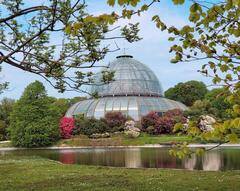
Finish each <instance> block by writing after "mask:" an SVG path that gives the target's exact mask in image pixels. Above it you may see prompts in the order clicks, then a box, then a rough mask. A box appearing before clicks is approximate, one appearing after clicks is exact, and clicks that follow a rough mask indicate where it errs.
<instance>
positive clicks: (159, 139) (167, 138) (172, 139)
mask: <svg viewBox="0 0 240 191" xmlns="http://www.w3.org/2000/svg"><path fill="white" fill-rule="evenodd" d="M184 141H188V142H194V141H193V140H192V139H191V138H189V137H187V136H177V135H159V136H151V135H148V134H145V133H141V135H140V136H139V137H138V138H135V139H133V138H128V137H125V136H124V135H123V134H119V135H113V136H112V137H110V138H102V139H89V138H88V137H86V136H78V137H74V138H72V139H67V140H61V141H60V142H59V143H58V144H57V145H58V146H129V145H145V144H171V143H176V142H184Z"/></svg>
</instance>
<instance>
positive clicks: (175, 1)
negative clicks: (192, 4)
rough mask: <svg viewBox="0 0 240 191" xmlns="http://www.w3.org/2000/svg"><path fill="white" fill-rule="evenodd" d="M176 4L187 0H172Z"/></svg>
mask: <svg viewBox="0 0 240 191" xmlns="http://www.w3.org/2000/svg"><path fill="white" fill-rule="evenodd" d="M172 1H173V3H174V4H175V5H182V4H183V3H184V2H185V0H172Z"/></svg>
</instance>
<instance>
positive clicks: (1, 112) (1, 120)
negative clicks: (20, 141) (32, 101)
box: [0, 98, 15, 140]
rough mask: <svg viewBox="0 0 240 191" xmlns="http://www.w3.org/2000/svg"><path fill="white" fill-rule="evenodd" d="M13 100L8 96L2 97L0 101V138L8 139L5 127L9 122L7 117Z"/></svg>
mask: <svg viewBox="0 0 240 191" xmlns="http://www.w3.org/2000/svg"><path fill="white" fill-rule="evenodd" d="M14 102H15V101H14V100H12V99H8V98H4V99H2V100H1V101H0V140H6V139H8V132H7V128H8V127H9V124H10V122H9V118H10V113H11V112H12V109H13V105H14Z"/></svg>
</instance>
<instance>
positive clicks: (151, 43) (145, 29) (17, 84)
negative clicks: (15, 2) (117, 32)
mask: <svg viewBox="0 0 240 191" xmlns="http://www.w3.org/2000/svg"><path fill="white" fill-rule="evenodd" d="M26 1H28V2H31V1H29V0H26ZM86 2H87V4H88V7H87V11H88V12H90V13H92V14H94V15H98V14H102V13H106V12H112V11H119V7H114V8H112V7H109V6H108V5H107V4H106V0H86ZM143 2H146V3H147V2H149V1H148V0H145V1H143ZM188 10H189V5H188V4H185V5H184V6H176V5H173V3H172V1H171V0H162V1H161V3H159V4H157V5H155V6H154V7H152V8H150V9H149V11H148V12H146V13H144V14H143V15H141V17H138V16H134V17H133V18H132V19H131V20H130V21H129V20H120V21H119V22H118V23H117V24H116V25H120V26H124V25H125V24H126V23H128V22H132V23H136V22H139V23H140V33H139V35H140V37H142V38H143V39H142V40H140V41H138V42H135V43H128V42H126V41H124V40H119V41H116V43H117V44H118V46H119V48H121V50H119V51H117V52H114V53H109V54H107V55H106V57H105V58H104V60H102V61H101V64H108V63H109V62H110V61H112V60H114V59H115V57H116V56H118V55H121V54H123V53H124V49H125V53H126V54H130V55H132V56H133V57H134V59H136V60H138V61H140V62H142V63H144V64H145V65H147V66H148V67H149V68H151V69H152V70H153V71H154V73H155V74H156V76H157V77H158V79H159V80H160V83H161V85H162V87H163V90H164V91H166V90H167V89H168V88H170V87H173V86H174V85H176V84H177V83H179V82H186V81H189V80H199V81H203V82H204V83H205V84H206V85H211V79H210V78H207V77H205V76H203V75H201V74H200V73H199V72H197V70H198V69H200V68H201V65H202V64H203V63H201V62H192V63H178V64H171V63H170V60H171V58H173V55H171V54H169V49H170V46H171V45H172V42H168V37H169V35H168V34H167V33H166V32H162V31H160V30H159V29H157V28H156V27H155V24H154V23H153V22H152V21H151V18H152V16H153V15H155V14H158V15H160V17H161V19H162V20H163V21H164V22H166V23H168V25H173V26H177V27H181V26H184V25H186V24H189V22H188V12H189V11H188ZM57 39H58V37H57V36H56V39H55V40H57ZM108 43H111V44H113V45H114V44H115V43H114V41H112V42H108ZM2 69H3V70H2V72H1V73H0V79H1V81H7V82H9V89H8V90H6V91H5V92H4V93H3V94H0V99H1V98H3V97H8V98H13V99H18V98H19V97H20V96H21V94H22V92H23V91H24V88H25V87H26V86H27V85H28V84H29V83H31V82H34V81H35V80H39V81H41V82H43V84H44V85H45V87H46V89H47V92H48V95H50V96H54V97H58V98H72V97H75V96H85V95H84V94H80V93H79V92H64V93H58V91H57V90H55V89H54V88H53V87H52V86H50V85H49V84H48V82H46V81H45V80H44V79H42V78H41V77H39V76H36V75H34V74H31V73H28V72H24V71H21V70H19V69H17V68H14V67H11V66H8V65H6V64H3V66H2Z"/></svg>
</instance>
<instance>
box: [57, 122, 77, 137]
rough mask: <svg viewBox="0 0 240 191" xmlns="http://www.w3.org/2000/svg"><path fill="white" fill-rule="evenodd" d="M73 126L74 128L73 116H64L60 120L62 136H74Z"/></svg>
mask: <svg viewBox="0 0 240 191" xmlns="http://www.w3.org/2000/svg"><path fill="white" fill-rule="evenodd" d="M73 128H74V119H73V117H63V118H62V119H61V120H60V131H61V136H62V138H64V139H68V138H70V137H71V136H72V131H73Z"/></svg>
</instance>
